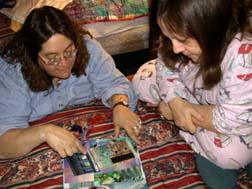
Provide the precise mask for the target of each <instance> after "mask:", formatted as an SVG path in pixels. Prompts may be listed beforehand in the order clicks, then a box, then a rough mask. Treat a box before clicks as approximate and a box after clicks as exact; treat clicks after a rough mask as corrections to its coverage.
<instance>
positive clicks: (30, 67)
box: [2, 6, 90, 92]
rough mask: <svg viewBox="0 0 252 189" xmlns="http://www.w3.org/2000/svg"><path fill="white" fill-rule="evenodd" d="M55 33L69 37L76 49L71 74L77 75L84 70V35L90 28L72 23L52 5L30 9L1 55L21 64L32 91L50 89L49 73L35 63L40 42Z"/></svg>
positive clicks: (51, 84)
mask: <svg viewBox="0 0 252 189" xmlns="http://www.w3.org/2000/svg"><path fill="white" fill-rule="evenodd" d="M56 33H58V34H62V35H64V36H66V37H67V38H69V39H71V40H72V41H73V43H74V44H75V47H76V48H77V49H78V53H77V56H76V62H75V64H74V66H73V69H72V74H74V75H76V76H77V77H79V76H80V75H82V74H85V68H86V64H87V62H88V60H89V54H88V51H87V48H86V45H85V44H84V41H83V35H86V34H89V32H88V31H86V30H84V29H82V28H81V27H80V26H79V25H77V24H76V23H74V22H73V21H72V20H71V19H70V18H69V17H68V16H67V14H66V13H65V12H64V11H62V10H59V9H56V8H54V7H50V6H44V7H42V8H38V9H33V10H32V11H31V12H30V14H29V15H28V16H27V18H26V20H25V22H24V25H23V27H22V28H21V29H20V30H19V31H18V32H17V33H16V34H15V36H14V37H13V39H12V40H11V41H10V42H9V43H8V44H7V45H6V47H5V48H4V50H3V51H2V56H3V57H4V58H5V59H6V60H7V62H8V63H9V64H21V70H22V74H23V77H24V79H25V80H26V81H27V83H28V85H29V87H30V89H31V90H32V91H34V92H39V91H44V90H49V89H52V87H53V83H52V79H53V78H52V76H50V75H48V74H47V73H46V72H45V71H44V70H43V69H41V67H40V66H39V64H38V53H39V52H40V51H41V49H42V44H43V43H45V42H46V41H47V40H48V39H49V38H50V37H51V36H52V35H54V34H56ZM89 35H90V34H89Z"/></svg>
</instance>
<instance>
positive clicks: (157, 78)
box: [133, 34, 252, 169]
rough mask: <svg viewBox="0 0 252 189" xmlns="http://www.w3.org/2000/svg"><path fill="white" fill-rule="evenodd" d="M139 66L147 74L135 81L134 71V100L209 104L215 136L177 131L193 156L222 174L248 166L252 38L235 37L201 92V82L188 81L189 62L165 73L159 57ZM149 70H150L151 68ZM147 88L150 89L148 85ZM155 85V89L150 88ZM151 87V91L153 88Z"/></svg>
mask: <svg viewBox="0 0 252 189" xmlns="http://www.w3.org/2000/svg"><path fill="white" fill-rule="evenodd" d="M151 62H152V64H150V63H147V64H145V65H143V66H142V68H143V67H144V70H145V72H146V70H148V68H147V67H149V69H150V70H152V72H153V73H152V74H151V77H149V78H146V79H140V76H141V75H142V68H140V69H139V70H138V72H137V74H136V75H135V77H134V79H133V85H134V87H135V88H136V91H137V92H138V95H139V99H141V100H145V101H148V102H151V103H157V102H158V99H159V100H160V99H162V100H163V101H165V102H168V101H170V100H171V99H172V98H174V97H175V96H181V97H183V98H185V99H187V101H188V102H191V103H196V104H209V105H210V104H214V105H215V108H214V110H213V120H212V122H213V125H214V127H215V128H216V129H217V130H218V131H219V132H220V133H221V134H216V133H213V132H211V131H208V130H206V129H203V128H201V127H200V126H199V127H198V128H197V131H196V133H195V134H193V135H192V134H190V133H188V132H183V131H181V132H180V134H181V135H182V136H183V137H184V138H185V140H186V141H187V142H188V143H189V144H191V146H192V148H193V149H194V150H195V152H196V153H200V154H201V155H202V156H204V157H205V158H207V159H208V160H210V161H212V162H213V163H215V164H216V165H218V166H220V167H222V168H225V169H238V168H241V167H245V166H246V165H247V164H248V163H250V162H252V39H251V38H250V39H242V40H240V34H238V35H236V37H235V38H234V39H233V41H232V42H231V43H230V45H229V47H228V49H227V52H226V55H225V57H224V59H223V61H222V66H221V68H222V73H223V77H222V79H221V81H220V83H219V84H218V85H216V86H215V87H213V88H211V89H210V90H206V89H204V88H203V84H202V78H201V77H198V78H197V79H196V81H195V89H194V88H193V83H194V82H193V81H194V80H195V75H196V73H197V71H198V69H199V67H198V65H197V64H192V63H189V64H187V65H186V66H184V67H180V68H179V69H178V71H176V72H173V71H171V70H169V69H168V68H167V67H166V66H165V65H164V63H163V62H162V61H161V58H158V59H157V60H153V61H151ZM153 67H155V69H153ZM148 83H151V86H152V87H150V84H148ZM154 83H155V85H154ZM154 86H155V87H154Z"/></svg>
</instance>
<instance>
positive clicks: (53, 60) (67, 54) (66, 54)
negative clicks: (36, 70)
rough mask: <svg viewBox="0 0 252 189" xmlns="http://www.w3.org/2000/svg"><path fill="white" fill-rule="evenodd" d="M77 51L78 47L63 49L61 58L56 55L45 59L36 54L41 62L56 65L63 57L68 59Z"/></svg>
mask: <svg viewBox="0 0 252 189" xmlns="http://www.w3.org/2000/svg"><path fill="white" fill-rule="evenodd" d="M77 52H78V49H74V50H70V51H65V52H64V53H63V58H62V57H60V56H59V55H56V56H55V57H53V58H50V59H48V58H47V60H46V61H45V60H44V59H43V58H42V57H41V56H40V55H38V56H39V58H40V59H41V60H42V61H43V63H45V64H46V65H50V66H52V65H54V66H57V65H59V63H61V61H62V60H63V59H66V60H67V59H70V58H73V57H74V56H76V54H77Z"/></svg>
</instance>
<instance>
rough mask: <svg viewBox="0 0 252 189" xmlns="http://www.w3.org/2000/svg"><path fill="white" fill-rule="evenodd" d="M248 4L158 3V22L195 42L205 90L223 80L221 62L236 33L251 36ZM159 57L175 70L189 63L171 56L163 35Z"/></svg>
mask: <svg viewBox="0 0 252 189" xmlns="http://www.w3.org/2000/svg"><path fill="white" fill-rule="evenodd" d="M250 8H251V0H211V1H209V0H159V5H158V12H157V20H158V22H159V21H160V20H162V22H163V23H165V25H166V27H167V29H168V30H169V31H171V32H172V33H176V34H179V35H181V36H184V37H191V38H194V39H196V41H197V42H198V43H199V46H200V48H201V49H202V54H201V57H200V59H199V62H198V63H199V66H200V69H199V72H198V74H197V75H196V77H198V76H199V75H200V76H202V79H203V83H204V87H205V88H207V89H210V88H212V87H213V86H215V85H216V84H217V83H219V81H220V80H221V78H222V71H221V62H222V60H223V58H224V55H225V53H226V50H227V47H228V45H229V44H230V42H231V40H232V39H233V38H234V37H235V35H236V34H237V33H238V32H241V33H242V35H244V34H245V33H248V32H250V33H251V28H250V24H249V9H250ZM160 54H161V57H162V58H163V59H164V61H165V63H166V65H167V66H168V67H170V68H172V69H173V68H174V66H175V64H176V63H178V62H183V63H184V62H185V61H187V62H188V59H187V58H186V57H185V56H183V55H182V54H174V53H173V51H172V43H171V41H170V40H169V39H168V38H166V37H165V36H164V35H162V45H161V47H160Z"/></svg>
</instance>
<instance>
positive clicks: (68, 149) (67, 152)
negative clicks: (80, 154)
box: [64, 146, 74, 156]
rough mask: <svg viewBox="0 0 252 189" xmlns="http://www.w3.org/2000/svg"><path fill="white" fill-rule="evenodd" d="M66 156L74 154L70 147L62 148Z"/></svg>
mask: <svg viewBox="0 0 252 189" xmlns="http://www.w3.org/2000/svg"><path fill="white" fill-rule="evenodd" d="M64 151H65V153H66V156H72V155H73V154H74V152H73V149H72V147H70V146H68V147H65V148H64Z"/></svg>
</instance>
